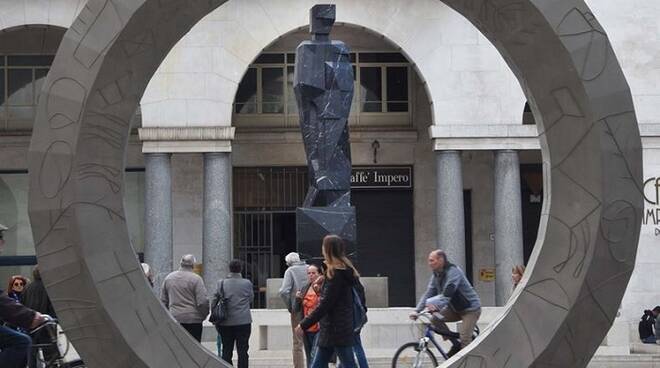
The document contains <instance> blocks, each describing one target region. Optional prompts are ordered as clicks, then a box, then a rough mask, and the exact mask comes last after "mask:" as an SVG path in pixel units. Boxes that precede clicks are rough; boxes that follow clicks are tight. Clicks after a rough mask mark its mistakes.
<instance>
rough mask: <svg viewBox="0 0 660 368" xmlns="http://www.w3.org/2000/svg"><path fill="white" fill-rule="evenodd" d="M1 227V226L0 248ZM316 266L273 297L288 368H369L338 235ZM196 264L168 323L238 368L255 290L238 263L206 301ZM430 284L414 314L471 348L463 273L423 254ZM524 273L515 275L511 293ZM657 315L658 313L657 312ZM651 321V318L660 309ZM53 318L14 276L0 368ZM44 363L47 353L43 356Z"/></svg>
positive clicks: (168, 290) (172, 296)
mask: <svg viewBox="0 0 660 368" xmlns="http://www.w3.org/2000/svg"><path fill="white" fill-rule="evenodd" d="M4 230H6V228H5V227H3V226H2V225H0V247H2V245H3V244H4V240H3V238H2V234H3V231H4ZM321 254H322V256H323V260H322V262H319V263H313V262H310V263H309V264H308V263H306V262H305V261H304V260H302V259H301V258H300V255H299V254H298V253H295V252H292V253H289V254H288V255H287V256H286V257H285V262H286V265H287V269H286V271H285V273H284V278H283V282H282V286H281V288H280V289H279V295H280V297H281V298H282V300H283V302H284V304H285V306H286V308H287V310H288V312H289V314H290V323H291V333H292V346H293V348H292V357H293V366H294V368H321V367H328V364H329V363H330V362H333V363H337V364H338V367H340V368H357V367H359V368H368V363H367V358H366V354H365V351H364V348H363V346H362V341H361V338H360V332H361V330H362V327H363V326H364V324H365V323H366V321H367V317H366V315H367V307H366V305H367V301H366V296H365V289H364V286H363V285H362V283H361V281H360V273H359V271H358V270H357V269H356V267H355V265H354V264H353V262H352V261H351V260H350V259H349V257H348V256H347V254H346V245H345V243H344V241H343V240H342V239H341V238H340V237H339V236H337V235H332V234H331V235H327V236H325V237H324V238H323V240H322V242H321ZM196 263H197V260H196V259H195V257H194V256H193V255H191V254H187V255H184V256H183V257H181V260H180V263H179V269H178V270H176V271H174V272H171V273H170V274H168V275H167V276H166V277H165V279H164V280H163V282H162V287H161V288H160V300H161V302H162V303H163V305H164V306H165V307H166V308H167V309H168V310H169V312H170V314H171V315H172V317H173V318H174V319H175V320H176V321H177V322H178V323H179V324H180V325H181V326H182V327H183V328H184V329H185V330H186V331H187V332H188V333H189V334H190V336H191V337H192V338H194V339H195V340H197V341H198V342H201V340H202V331H203V322H204V321H205V320H206V319H207V318H209V321H210V322H211V323H212V324H213V325H214V326H215V329H216V332H217V346H218V355H219V356H220V357H221V358H222V359H223V360H224V361H226V362H227V363H229V364H233V352H234V350H236V352H237V355H238V357H237V363H238V367H239V368H247V367H248V365H249V363H248V361H249V353H248V351H249V339H250V335H251V330H252V316H251V312H250V307H251V303H252V301H253V299H254V285H253V284H252V282H251V281H250V280H249V279H247V278H243V275H242V271H243V265H242V263H241V261H239V260H236V259H235V260H232V261H231V262H229V273H228V274H227V275H226V277H225V278H222V279H221V280H218V282H217V284H216V285H215V289H213V290H212V294H210V296H211V297H210V298H209V294H207V289H206V286H205V285H204V281H203V280H202V278H201V277H200V276H199V275H198V274H197V273H196V272H194V266H195V264H196ZM428 264H429V267H430V268H431V270H432V276H431V278H430V280H429V283H428V287H427V290H426V292H425V293H424V295H422V297H421V298H420V300H419V303H418V304H417V307H416V308H415V312H413V313H412V314H411V315H410V318H411V319H416V318H417V315H418V313H419V312H421V311H423V310H424V311H428V312H431V313H432V314H433V316H434V317H433V320H432V322H433V324H434V325H435V326H436V328H437V329H447V327H446V324H445V323H446V322H454V321H462V323H461V325H460V330H459V334H460V341H456V342H454V346H453V348H452V351H451V352H450V353H451V354H454V353H456V352H457V351H458V350H460V349H462V348H463V347H465V346H466V345H467V344H469V343H470V342H471V341H472V329H473V328H474V326H475V325H476V323H477V320H478V319H479V316H480V314H481V303H480V300H479V296H478V295H477V293H476V292H475V290H474V288H473V287H472V285H471V284H470V283H469V281H468V280H467V278H466V277H465V274H464V273H463V271H462V270H461V269H460V268H459V267H458V266H456V265H454V264H452V263H451V262H450V261H449V260H448V259H447V255H446V254H445V253H444V252H443V251H442V250H435V251H433V252H431V253H430V254H429V257H428ZM141 268H142V271H143V272H144V275H145V277H146V280H147V281H148V283H149V285H150V286H151V287H152V288H153V287H154V274H153V271H152V269H151V267H150V266H149V265H148V264H145V263H142V264H141ZM523 272H524V268H517V269H516V268H514V269H513V270H512V278H513V280H514V288H515V285H517V283H518V282H519V281H520V279H521V278H522V273H523ZM656 309H657V310H656ZM656 309H654V310H653V312H652V315H653V316H654V317H657V315H658V313H660V307H656ZM48 316H53V317H55V310H54V309H53V305H52V304H51V302H50V299H49V298H48V295H47V293H46V289H45V287H44V284H43V281H42V280H41V277H40V274H39V269H38V267H35V269H34V272H33V281H32V282H30V280H29V279H28V278H26V277H24V276H21V275H16V276H12V277H11V278H10V279H9V282H8V284H7V290H6V292H4V293H2V295H0V321H1V322H3V323H2V324H0V366H1V367H3V368H5V367H6V368H24V367H25V366H26V365H28V366H29V367H30V368H33V367H37V365H36V355H35V354H36V353H35V352H33V351H32V349H31V344H33V343H35V344H41V343H43V340H44V339H47V338H48V336H40V334H35V335H33V336H32V337H30V336H28V335H27V334H26V333H27V332H29V331H31V330H33V329H34V328H35V327H37V326H39V325H41V324H42V323H44V322H45V321H46V320H47V318H48ZM42 354H43V355H44V357H46V358H47V357H48V355H49V354H51V352H49V351H48V350H46V351H43V352H42Z"/></svg>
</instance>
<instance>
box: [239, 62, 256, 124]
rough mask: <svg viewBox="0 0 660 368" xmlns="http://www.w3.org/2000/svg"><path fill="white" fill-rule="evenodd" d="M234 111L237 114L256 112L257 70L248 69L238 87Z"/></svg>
mask: <svg viewBox="0 0 660 368" xmlns="http://www.w3.org/2000/svg"><path fill="white" fill-rule="evenodd" d="M234 106H235V107H234V111H236V113H238V114H254V113H256V112H257V69H255V68H250V69H248V71H247V73H245V76H244V77H243V80H241V83H240V84H239V85H238V91H237V92H236V103H235V104H234Z"/></svg>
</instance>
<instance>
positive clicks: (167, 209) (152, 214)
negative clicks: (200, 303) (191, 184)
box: [144, 153, 172, 292]
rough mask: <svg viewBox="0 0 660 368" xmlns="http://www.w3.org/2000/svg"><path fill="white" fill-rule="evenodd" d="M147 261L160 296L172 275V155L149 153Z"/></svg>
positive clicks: (146, 207) (146, 206)
mask: <svg viewBox="0 0 660 368" xmlns="http://www.w3.org/2000/svg"><path fill="white" fill-rule="evenodd" d="M144 166H145V173H144V176H145V190H144V196H145V203H144V211H145V216H144V217H145V218H144V260H145V262H146V263H148V264H149V265H150V266H151V268H152V270H153V273H154V285H155V287H156V290H158V292H160V288H161V285H162V282H163V279H164V278H165V276H167V274H168V273H170V272H171V271H172V171H171V170H172V169H171V162H170V154H169V153H145V155H144Z"/></svg>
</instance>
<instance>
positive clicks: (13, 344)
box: [0, 224, 45, 368]
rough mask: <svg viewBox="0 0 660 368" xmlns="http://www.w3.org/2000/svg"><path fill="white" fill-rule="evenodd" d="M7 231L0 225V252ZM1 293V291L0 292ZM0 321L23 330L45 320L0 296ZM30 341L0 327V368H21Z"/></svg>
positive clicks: (9, 299) (24, 336) (4, 295)
mask: <svg viewBox="0 0 660 368" xmlns="http://www.w3.org/2000/svg"><path fill="white" fill-rule="evenodd" d="M5 230H7V228H6V227H5V226H3V225H2V224H0V251H2V247H3V246H4V244H5V241H4V239H3V233H4V231H5ZM0 293H1V291H0ZM0 320H1V321H4V322H8V323H11V324H12V325H14V326H18V327H22V328H25V329H33V328H35V327H37V326H39V325H40V324H41V323H43V322H44V320H45V318H44V317H43V316H42V315H41V314H40V313H39V312H35V311H33V310H32V309H29V308H26V307H24V306H23V305H21V304H19V303H16V301H15V300H14V299H12V298H10V297H8V296H7V295H6V294H1V295H0ZM31 345H32V340H31V339H30V337H29V336H27V335H25V334H22V333H20V332H18V331H15V330H12V329H11V328H8V327H5V326H0V367H2V368H23V367H25V364H26V362H27V357H28V352H29V351H30V346H31Z"/></svg>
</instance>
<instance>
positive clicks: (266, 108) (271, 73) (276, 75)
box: [261, 68, 284, 114]
mask: <svg viewBox="0 0 660 368" xmlns="http://www.w3.org/2000/svg"><path fill="white" fill-rule="evenodd" d="M261 91H262V96H261V100H262V104H261V106H262V112H263V113H264V114H283V113H284V69H282V68H262V69H261Z"/></svg>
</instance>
